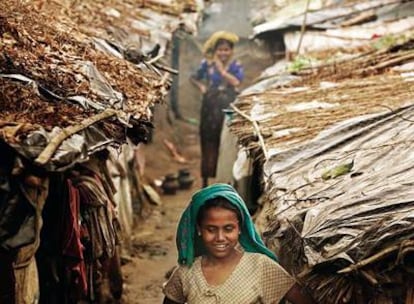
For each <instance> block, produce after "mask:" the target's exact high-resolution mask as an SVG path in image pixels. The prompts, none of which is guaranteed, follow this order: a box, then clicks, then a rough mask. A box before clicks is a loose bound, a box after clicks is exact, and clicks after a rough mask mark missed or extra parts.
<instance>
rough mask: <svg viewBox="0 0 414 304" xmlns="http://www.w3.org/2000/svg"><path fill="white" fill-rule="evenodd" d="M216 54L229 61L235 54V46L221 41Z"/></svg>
mask: <svg viewBox="0 0 414 304" xmlns="http://www.w3.org/2000/svg"><path fill="white" fill-rule="evenodd" d="M215 55H216V56H217V58H218V59H219V60H220V61H221V62H227V61H229V59H230V58H231V56H232V55H233V48H232V47H231V46H230V45H229V44H228V43H220V44H219V45H218V46H217V48H216V52H215Z"/></svg>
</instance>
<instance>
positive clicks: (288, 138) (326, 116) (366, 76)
mask: <svg viewBox="0 0 414 304" xmlns="http://www.w3.org/2000/svg"><path fill="white" fill-rule="evenodd" d="M413 60H414V52H413V50H412V40H408V41H407V42H404V43H403V44H402V45H398V46H394V47H390V48H389V49H387V50H380V51H370V52H367V53H365V54H362V55H359V56H354V57H352V58H350V59H349V58H348V59H345V60H341V61H335V62H333V63H331V64H323V65H321V66H320V67H311V68H306V69H304V70H302V71H299V72H295V74H296V75H298V76H301V77H300V78H299V79H296V80H293V81H291V82H290V83H288V84H286V83H283V84H282V86H283V87H272V88H271V89H267V90H265V91H263V92H260V93H257V92H253V93H247V94H242V95H241V96H240V97H239V98H238V100H237V103H236V104H235V106H236V108H237V109H236V110H240V111H241V112H242V113H244V114H246V115H247V118H249V119H246V116H245V117H244V118H243V117H241V116H237V117H236V118H235V119H234V120H233V122H232V124H231V129H232V131H233V132H234V133H235V134H236V135H237V137H238V138H239V139H240V141H241V142H242V144H243V145H244V146H247V147H248V148H249V149H251V150H254V151H259V150H263V149H264V150H265V151H267V150H270V149H272V148H277V149H283V148H285V147H289V148H290V147H292V145H293V146H294V145H299V144H301V143H303V142H305V141H308V140H309V139H312V138H313V137H315V135H317V134H318V133H319V132H321V131H322V130H324V129H325V128H326V127H328V126H330V125H332V124H334V123H337V122H340V121H343V120H345V119H348V118H352V117H355V116H358V115H365V114H370V113H378V112H381V111H383V110H386V109H389V110H390V109H391V110H392V109H396V108H398V107H399V106H401V105H404V104H406V103H407V99H409V97H410V96H412V92H411V91H410V90H407V80H406V79H405V78H403V77H401V76H400V74H399V73H397V72H393V71H392V70H390V68H391V67H393V66H395V65H400V64H404V63H407V62H411V61H413ZM384 72H386V73H384ZM281 78H282V76H281ZM391 92H392V94H391ZM384 97H387V98H384ZM256 113H258V114H256ZM249 120H250V121H249ZM251 121H257V123H258V124H259V125H260V132H259V130H258V129H257V128H256V129H255V127H254V125H253V124H252V123H251ZM286 130H288V132H287V131H286ZM260 136H261V137H263V141H260V140H259V137H260ZM259 154H261V155H262V156H264V155H265V154H266V153H261V152H259Z"/></svg>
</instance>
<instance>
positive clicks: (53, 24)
mask: <svg viewBox="0 0 414 304" xmlns="http://www.w3.org/2000/svg"><path fill="white" fill-rule="evenodd" d="M195 9H196V2H194V1H190V0H189V1H185V2H184V1H180V2H177V1H170V2H168V3H167V2H165V1H163V3H159V2H158V1H155V0H154V1H135V2H128V3H126V2H125V1H81V2H73V1H59V2H55V1H53V2H52V1H41V0H35V1H12V0H10V1H9V0H6V1H1V3H0V87H1V89H0V108H1V111H0V130H1V132H0V148H1V150H2V157H1V160H0V170H1V173H2V174H1V182H0V218H1V220H0V257H1V259H0V272H1V275H0V302H1V303H19V304H20V303H37V302H38V301H40V303H77V302H78V301H80V300H85V301H97V300H99V299H100V298H101V297H102V295H101V292H102V290H101V287H102V285H103V282H104V280H105V278H107V277H109V282H110V284H109V285H110V286H109V287H110V291H111V293H112V296H113V297H114V298H119V297H120V296H121V294H122V276H121V273H120V265H119V256H118V254H119V246H120V230H119V228H120V227H119V218H118V217H117V208H118V206H117V203H116V201H115V199H114V195H115V193H116V191H117V189H116V187H115V186H114V183H113V178H112V176H111V174H110V173H109V171H108V167H107V165H106V163H107V161H108V157H109V152H108V149H109V148H115V149H119V148H120V147H121V145H122V144H125V143H126V142H127V139H128V140H129V141H131V142H132V143H134V144H137V143H140V142H145V141H146V139H147V138H148V133H149V130H150V128H151V127H152V124H151V108H152V106H153V105H154V104H155V103H159V102H162V101H163V100H164V98H165V96H166V94H167V92H168V89H169V86H170V78H171V77H170V76H171V75H170V74H171V73H173V72H174V71H172V70H171V69H169V68H168V67H167V66H166V65H165V64H164V63H162V60H161V57H162V56H163V55H164V54H165V50H166V49H167V47H168V39H169V36H168V35H167V33H168V32H169V31H173V30H174V27H175V26H179V25H180V24H182V23H183V21H182V20H181V19H182V18H183V15H182V14H187V13H188V14H189V15H192V16H194V18H187V19H186V22H185V23H187V24H188V26H189V27H192V28H195V26H196V23H195V22H196V18H195V16H196V15H197V11H196V10H195ZM151 12H152V13H151ZM138 13H141V14H138ZM133 16H135V17H136V16H138V17H136V18H139V21H140V22H138V21H137V20H136V19H134V18H133ZM153 18H158V19H157V20H156V21H154V20H152V19H153ZM189 20H190V21H189ZM191 20H193V22H191ZM131 24H134V26H132V27H131ZM154 24H156V25H157V26H156V27H155V25H154ZM145 26H147V27H145ZM152 28H154V29H155V30H154V31H155V34H153V33H152V32H151V30H150V29H152ZM130 29H132V30H130ZM157 33H158V34H159V33H164V36H162V37H161V38H160V36H159V35H158V34H157ZM170 36H171V34H170ZM144 38H145V39H144ZM144 41H145V42H144ZM131 44H132V45H133V47H131ZM160 60H161V61H160ZM35 255H36V260H35ZM39 285H40V286H39Z"/></svg>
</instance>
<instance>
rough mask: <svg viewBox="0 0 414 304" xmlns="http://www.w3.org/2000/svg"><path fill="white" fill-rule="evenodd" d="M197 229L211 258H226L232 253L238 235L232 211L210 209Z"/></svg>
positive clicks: (238, 230)
mask: <svg viewBox="0 0 414 304" xmlns="http://www.w3.org/2000/svg"><path fill="white" fill-rule="evenodd" d="M198 229H199V231H200V232H201V238H202V240H203V243H204V246H205V248H206V250H207V251H208V253H209V254H210V255H211V256H212V257H215V258H217V259H220V258H226V257H228V256H230V255H232V254H233V253H234V250H235V247H236V245H237V244H238V241H239V233H240V226H239V221H238V219H237V214H236V213H235V212H234V211H231V210H228V209H225V208H222V207H212V208H210V209H208V210H207V211H206V213H205V216H204V218H203V219H202V221H201V223H200V226H199V227H198Z"/></svg>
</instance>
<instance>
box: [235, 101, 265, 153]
mask: <svg viewBox="0 0 414 304" xmlns="http://www.w3.org/2000/svg"><path fill="white" fill-rule="evenodd" d="M230 107H231V108H232V109H233V110H234V111H236V112H237V114H239V115H241V116H242V117H244V118H245V119H247V120H248V121H250V122H251V123H252V124H253V127H254V129H255V130H256V132H257V136H258V138H259V143H260V145H261V147H262V150H263V154H264V157H265V159H266V160H268V159H269V153H268V152H267V149H266V145H265V142H264V139H263V136H262V133H261V131H260V127H259V125H258V124H257V121H255V120H253V119H252V118H251V117H250V116H248V115H247V114H244V113H243V112H242V111H240V110H239V109H238V108H236V106H235V105H233V104H230Z"/></svg>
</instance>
